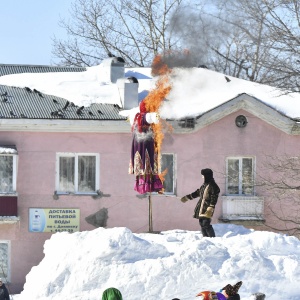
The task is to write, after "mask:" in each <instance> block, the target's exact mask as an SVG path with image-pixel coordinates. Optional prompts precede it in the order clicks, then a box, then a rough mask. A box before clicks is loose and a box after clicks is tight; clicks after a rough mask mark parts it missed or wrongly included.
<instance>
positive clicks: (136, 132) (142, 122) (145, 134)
mask: <svg viewBox="0 0 300 300" xmlns="http://www.w3.org/2000/svg"><path fill="white" fill-rule="evenodd" d="M168 74H169V72H168V69H165V66H164V72H163V73H161V74H159V75H160V78H159V79H158V81H157V82H156V86H155V89H153V90H152V91H150V92H149V94H148V95H147V97H146V98H145V99H144V100H143V101H142V102H141V103H140V105H139V112H138V113H137V114H136V115H135V117H134V120H133V124H132V133H133V140H132V147H131V159H130V164H129V174H134V175H135V176H136V180H135V185H134V190H135V191H137V192H138V193H139V194H145V193H147V192H149V193H151V192H158V193H163V172H161V162H160V156H161V146H162V141H163V136H164V135H163V132H162V120H161V119H160V116H159V108H160V106H161V104H162V103H163V101H164V99H165V98H166V96H167V95H168V93H169V92H170V90H171V86H170V84H169V83H168V82H169V81H168Z"/></svg>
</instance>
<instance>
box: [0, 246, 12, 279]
mask: <svg viewBox="0 0 300 300" xmlns="http://www.w3.org/2000/svg"><path fill="white" fill-rule="evenodd" d="M9 253H10V242H9V241H0V257H1V268H0V278H2V280H4V281H3V282H4V283H5V284H6V282H7V281H10V270H9V269H10V268H9Z"/></svg>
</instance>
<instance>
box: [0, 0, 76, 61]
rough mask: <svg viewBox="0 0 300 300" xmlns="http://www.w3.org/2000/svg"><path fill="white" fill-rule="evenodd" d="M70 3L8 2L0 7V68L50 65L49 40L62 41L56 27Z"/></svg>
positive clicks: (66, 15) (62, 33)
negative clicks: (54, 37)
mask: <svg viewBox="0 0 300 300" xmlns="http://www.w3.org/2000/svg"><path fill="white" fill-rule="evenodd" d="M73 2H74V1H73V0H26V1H24V0H9V1H1V3H0V41H1V48H0V64H35V65H51V64H53V63H52V62H55V59H54V57H53V55H52V53H51V51H52V38H53V36H54V35H55V36H56V37H57V38H61V39H66V38H67V35H66V32H65V31H64V30H63V29H62V28H61V27H59V26H58V21H59V18H60V17H64V18H67V19H68V18H69V10H70V7H71V3H73Z"/></svg>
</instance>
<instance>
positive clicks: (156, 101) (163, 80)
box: [144, 65, 171, 181]
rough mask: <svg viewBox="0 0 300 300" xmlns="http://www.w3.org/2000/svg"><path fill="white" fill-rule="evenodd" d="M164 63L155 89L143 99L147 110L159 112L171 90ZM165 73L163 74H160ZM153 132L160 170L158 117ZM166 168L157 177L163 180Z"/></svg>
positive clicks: (160, 133)
mask: <svg viewBox="0 0 300 300" xmlns="http://www.w3.org/2000/svg"><path fill="white" fill-rule="evenodd" d="M165 67H166V65H164V66H163V67H162V69H161V70H160V71H159V73H160V74H161V75H160V78H159V79H158V80H157V82H156V87H155V89H153V90H151V91H150V92H149V94H148V95H147V97H146V98H145V99H144V102H145V106H146V109H147V111H148V112H156V113H158V112H159V108H160V106H161V104H162V103H163V101H164V99H165V98H166V97H167V95H168V94H169V92H170V90H171V86H170V83H169V76H168V75H169V73H170V70H169V69H168V68H167V69H166V68H165ZM162 74H165V75H162ZM151 127H152V130H153V133H154V147H155V151H156V152H157V153H158V157H159V159H158V167H159V170H161V160H160V158H161V155H160V154H161V146H162V142H163V139H164V134H163V121H162V120H161V119H160V120H159V123H157V124H151ZM166 173H167V170H165V171H164V172H162V173H161V174H159V177H160V179H161V180H162V181H164V176H165V175H166Z"/></svg>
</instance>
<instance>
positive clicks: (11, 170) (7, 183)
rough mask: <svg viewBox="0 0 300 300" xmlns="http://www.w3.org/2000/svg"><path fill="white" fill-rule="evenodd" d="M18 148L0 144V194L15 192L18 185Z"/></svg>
mask: <svg viewBox="0 0 300 300" xmlns="http://www.w3.org/2000/svg"><path fill="white" fill-rule="evenodd" d="M16 169H17V150H15V149H13V148H7V147H6V148H4V147H2V146H0V194H14V193H16V189H17V188H16V186H17V171H16Z"/></svg>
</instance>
